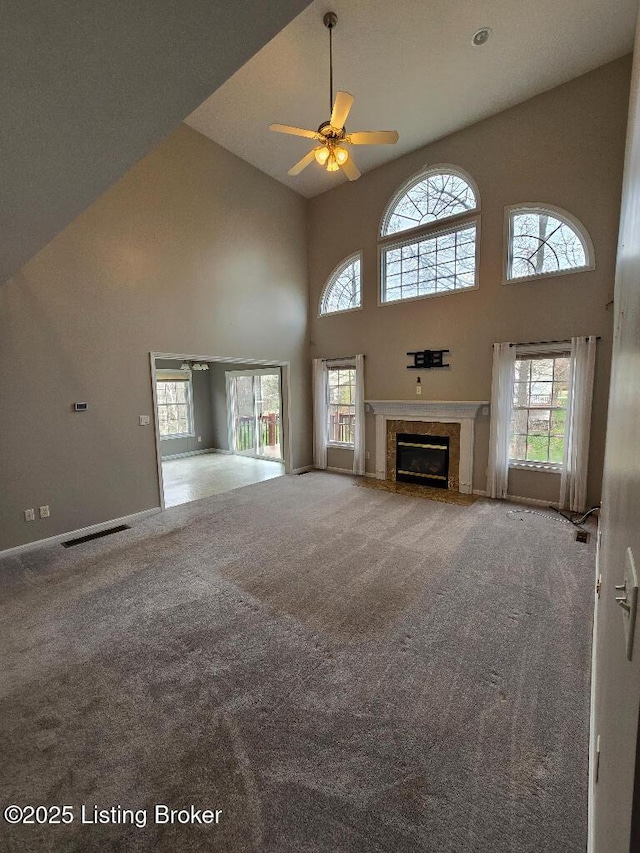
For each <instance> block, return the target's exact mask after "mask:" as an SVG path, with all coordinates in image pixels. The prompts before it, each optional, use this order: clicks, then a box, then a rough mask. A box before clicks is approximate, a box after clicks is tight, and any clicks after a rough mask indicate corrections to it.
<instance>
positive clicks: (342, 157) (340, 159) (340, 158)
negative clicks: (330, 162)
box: [335, 148, 349, 166]
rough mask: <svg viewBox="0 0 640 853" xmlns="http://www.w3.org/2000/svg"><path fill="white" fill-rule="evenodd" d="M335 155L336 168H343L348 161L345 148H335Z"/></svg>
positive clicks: (347, 153)
mask: <svg viewBox="0 0 640 853" xmlns="http://www.w3.org/2000/svg"><path fill="white" fill-rule="evenodd" d="M335 155H336V162H337V163H338V166H344V164H345V163H346V162H347V160H348V159H349V152H348V151H347V149H346V148H336V150H335Z"/></svg>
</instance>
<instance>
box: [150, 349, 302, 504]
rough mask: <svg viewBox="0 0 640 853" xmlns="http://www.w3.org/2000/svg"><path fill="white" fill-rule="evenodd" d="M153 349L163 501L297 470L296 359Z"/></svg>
mask: <svg viewBox="0 0 640 853" xmlns="http://www.w3.org/2000/svg"><path fill="white" fill-rule="evenodd" d="M150 355H151V373H152V390H153V401H154V411H155V430H156V451H157V458H158V485H159V489H160V497H161V501H160V503H161V506H162V508H163V509H164V508H165V507H171V506H177V505H178V504H183V503H188V502H190V501H194V500H198V499H200V498H205V497H210V496H211V495H215V494H220V493H222V492H228V491H231V490H233V489H236V488H239V487H240V486H245V485H251V484H252V483H257V482H260V481H262V480H268V479H272V478H274V477H280V476H282V475H283V474H285V473H288V472H289V471H290V470H291V467H290V458H289V457H290V443H289V435H288V428H287V427H288V412H289V365H288V363H286V362H281V363H273V362H271V363H269V362H265V361H257V360H255V359H252V360H251V361H249V360H248V359H247V360H243V359H226V358H219V357H215V356H191V355H186V356H185V355H176V354H173V353H151V354H150Z"/></svg>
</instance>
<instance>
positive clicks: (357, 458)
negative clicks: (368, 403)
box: [353, 355, 364, 477]
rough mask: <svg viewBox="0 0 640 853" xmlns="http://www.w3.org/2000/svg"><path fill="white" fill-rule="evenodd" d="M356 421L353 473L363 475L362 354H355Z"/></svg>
mask: <svg viewBox="0 0 640 853" xmlns="http://www.w3.org/2000/svg"><path fill="white" fill-rule="evenodd" d="M355 404H356V406H355V409H356V423H355V435H354V444H353V473H354V474H358V476H360V477H362V476H364V356H363V355H357V356H356V399H355Z"/></svg>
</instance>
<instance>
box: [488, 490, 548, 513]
mask: <svg viewBox="0 0 640 853" xmlns="http://www.w3.org/2000/svg"><path fill="white" fill-rule="evenodd" d="M473 494H474V495H479V496H480V497H483V498H488V497H489V492H486V491H485V490H484V489H474V490H473ZM505 501H510V502H511V503H514V504H528V505H529V506H541V507H544V508H545V509H548V508H549V507H550V506H552V507H554V508H555V509H558V508H559V506H560V504H559V503H557V502H554V501H541V500H538V498H524V497H521V496H520V495H507V496H506V498H505Z"/></svg>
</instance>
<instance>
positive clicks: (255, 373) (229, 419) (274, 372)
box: [225, 367, 284, 462]
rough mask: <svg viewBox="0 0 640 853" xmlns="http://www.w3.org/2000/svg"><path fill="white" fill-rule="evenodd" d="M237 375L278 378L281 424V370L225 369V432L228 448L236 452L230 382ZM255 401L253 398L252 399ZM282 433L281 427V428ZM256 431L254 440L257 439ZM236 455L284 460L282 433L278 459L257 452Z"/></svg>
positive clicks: (276, 368)
mask: <svg viewBox="0 0 640 853" xmlns="http://www.w3.org/2000/svg"><path fill="white" fill-rule="evenodd" d="M237 376H278V377H279V379H280V423H281V424H282V421H283V416H282V370H281V369H280V368H278V367H262V368H259V369H256V370H249V369H248V370H225V378H226V388H227V433H228V443H229V450H231V452H232V453H236V451H235V450H234V447H235V418H234V411H233V408H234V407H233V402H234V401H233V393H232V391H231V383H232V380H233V379H234V378H236V377H237ZM254 387H255V385H254ZM254 402H255V400H254ZM281 433H282V429H281ZM257 438H258V436H257V433H256V441H257ZM237 455H238V456H248V457H249V458H251V459H265V460H266V461H273V462H284V451H283V446H282V435H281V436H280V459H273V458H272V457H269V456H260V455H259V454H258V453H240V452H238V453H237Z"/></svg>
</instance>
